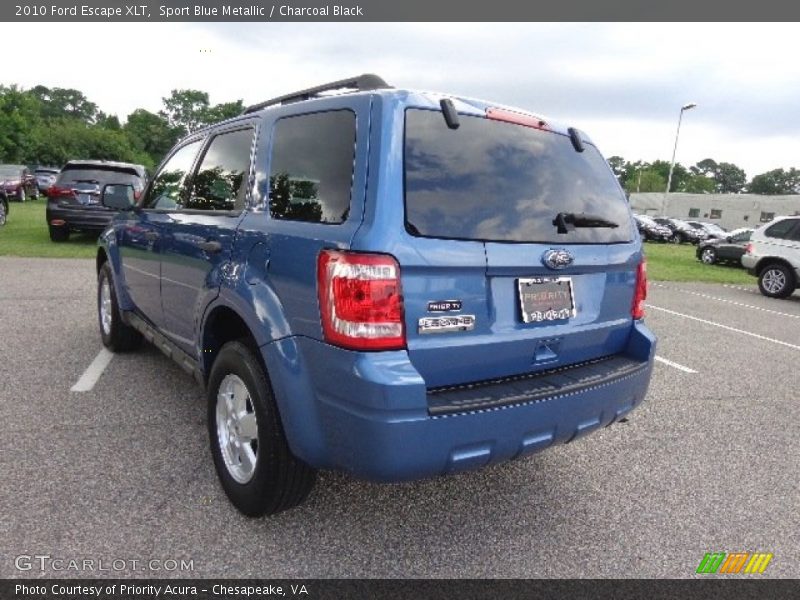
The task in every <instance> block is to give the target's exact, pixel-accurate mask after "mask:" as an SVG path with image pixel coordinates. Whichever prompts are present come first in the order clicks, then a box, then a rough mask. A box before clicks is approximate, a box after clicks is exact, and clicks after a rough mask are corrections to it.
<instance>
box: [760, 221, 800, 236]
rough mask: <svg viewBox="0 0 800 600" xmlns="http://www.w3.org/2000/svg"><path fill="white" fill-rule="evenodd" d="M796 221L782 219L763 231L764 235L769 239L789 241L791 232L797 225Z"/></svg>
mask: <svg viewBox="0 0 800 600" xmlns="http://www.w3.org/2000/svg"><path fill="white" fill-rule="evenodd" d="M797 223H798V219H783V220H782V221H778V222H777V223H775V224H774V225H770V226H769V227H767V228H766V229H765V230H764V235H765V236H767V237H771V238H778V239H782V240H785V239H791V231H792V229H794V227H795V226H796V225H797Z"/></svg>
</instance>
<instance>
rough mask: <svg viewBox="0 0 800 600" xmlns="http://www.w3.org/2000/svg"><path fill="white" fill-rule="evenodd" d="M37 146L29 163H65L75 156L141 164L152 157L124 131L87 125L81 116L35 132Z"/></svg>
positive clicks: (75, 157) (76, 157)
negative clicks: (131, 140) (140, 148)
mask: <svg viewBox="0 0 800 600" xmlns="http://www.w3.org/2000/svg"><path fill="white" fill-rule="evenodd" d="M32 138H33V148H32V149H31V153H30V155H29V156H28V160H27V162H37V163H42V164H50V165H62V164H64V163H65V162H66V161H68V160H72V159H103V160H119V161H125V162H135V163H141V164H144V165H146V166H150V163H151V161H150V158H149V156H147V154H145V153H144V152H141V151H137V149H136V148H134V147H133V145H132V144H131V143H130V140H129V139H128V137H127V136H126V135H125V133H124V132H123V131H122V130H113V129H106V128H103V127H98V126H96V125H87V124H86V123H83V122H81V121H79V120H77V119H58V120H53V121H50V122H48V123H47V124H46V125H42V126H40V127H38V128H37V129H35V130H33V131H32Z"/></svg>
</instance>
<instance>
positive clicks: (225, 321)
mask: <svg viewBox="0 0 800 600" xmlns="http://www.w3.org/2000/svg"><path fill="white" fill-rule="evenodd" d="M254 329H255V328H254V327H253V326H252V320H251V319H247V318H246V317H244V316H243V315H242V314H241V312H240V309H237V308H234V307H233V306H231V305H230V304H227V303H223V302H217V303H214V304H213V305H212V306H210V307H209V309H208V310H207V311H206V315H205V317H204V318H203V325H202V327H201V330H200V339H199V342H200V345H199V349H200V357H199V358H200V368H201V370H202V372H203V378H204V380H205V381H206V382H208V376H209V374H210V373H211V367H212V366H213V364H214V360H215V359H216V358H217V355H218V354H219V351H220V349H221V348H222V346H224V345H225V344H227V343H228V342H232V341H237V340H239V341H244V343H245V344H246V345H247V346H249V347H250V348H251V349H252V350H253V352H254V354H255V355H256V356H258V357H259V360H260V356H261V353H260V352H259V351H258V348H259V346H261V345H262V342H263V340H261V339H259V338H260V336H258V334H257V333H256V332H255V331H254ZM262 362H263V361H262ZM262 367H264V370H265V372H266V366H265V365H263V364H262Z"/></svg>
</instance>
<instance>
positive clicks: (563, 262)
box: [542, 248, 575, 269]
mask: <svg viewBox="0 0 800 600" xmlns="http://www.w3.org/2000/svg"><path fill="white" fill-rule="evenodd" d="M573 260H575V259H574V257H573V256H572V254H571V253H570V252H568V251H567V250H564V249H561V248H560V249H558V250H548V251H547V252H545V253H544V254H542V264H543V265H544V266H545V267H548V268H550V269H563V268H564V267H568V266H570V265H571V264H572V261H573Z"/></svg>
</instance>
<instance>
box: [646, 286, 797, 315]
mask: <svg viewBox="0 0 800 600" xmlns="http://www.w3.org/2000/svg"><path fill="white" fill-rule="evenodd" d="M654 285H655V287H660V288H664V289H665V290H673V291H676V292H680V293H681V294H691V295H692V296H700V297H701V298H708V299H709V300H716V301H718V302H726V303H728V304H733V305H734V306H741V307H742V308H749V309H752V310H758V311H761V312H766V313H770V314H773V315H778V316H781V317H789V318H790V319H800V315H793V314H790V313H785V312H779V311H777V310H772V309H769V308H762V307H760V306H753V305H752V304H745V303H744V302H736V301H735V300H728V299H727V298H719V297H717V296H710V295H709V294H703V293H701V292H693V291H691V290H684V289H681V288H676V287H671V286H668V285H664V284H663V283H656V284H654ZM728 287H732V286H728ZM736 289H741V288H736Z"/></svg>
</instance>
